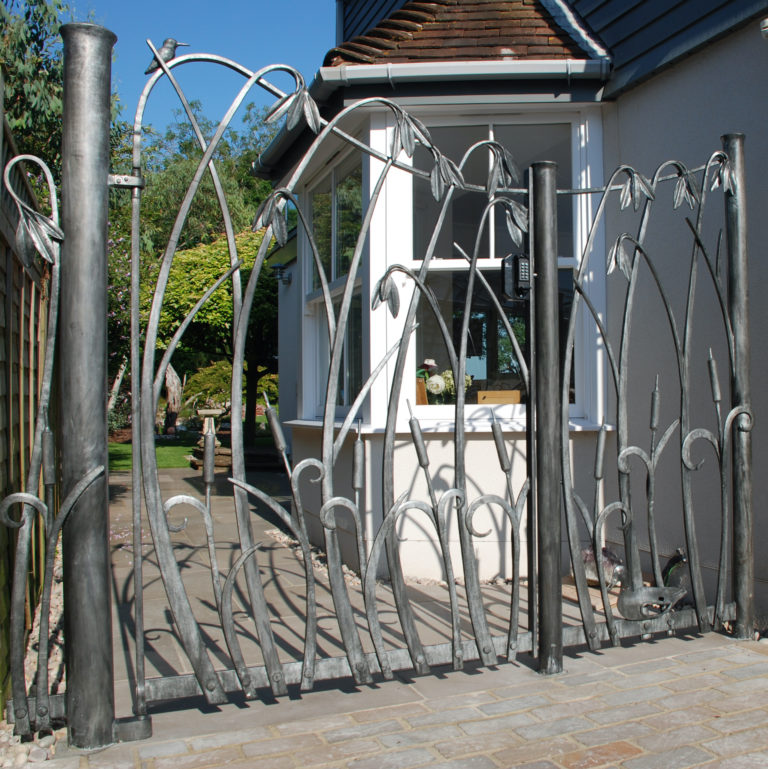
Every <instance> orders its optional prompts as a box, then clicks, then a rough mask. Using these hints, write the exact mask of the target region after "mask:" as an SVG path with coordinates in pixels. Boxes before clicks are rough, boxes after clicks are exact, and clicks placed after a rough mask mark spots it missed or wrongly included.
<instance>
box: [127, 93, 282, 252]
mask: <svg viewBox="0 0 768 769" xmlns="http://www.w3.org/2000/svg"><path fill="white" fill-rule="evenodd" d="M191 106H192V108H193V111H194V112H195V119H196V120H197V123H198V125H199V127H200V130H201V131H202V133H203V135H204V136H206V137H207V138H208V139H210V138H211V137H212V135H213V134H214V132H215V130H216V128H217V126H216V124H215V123H213V122H212V121H211V120H209V119H208V118H206V117H205V116H204V115H202V114H200V104H199V103H198V102H192V104H191ZM262 114H263V111H260V110H258V109H256V108H254V106H253V105H249V108H248V109H247V110H246V114H245V118H244V121H243V128H242V129H240V130H236V129H235V128H229V129H227V131H226V132H225V134H224V136H223V137H222V139H221V141H220V142H219V144H218V146H217V149H216V152H215V154H214V157H213V160H214V164H215V167H216V172H217V174H218V177H219V181H220V183H221V186H222V188H223V191H224V196H225V198H226V201H227V207H228V210H229V215H230V217H231V218H232V226H233V228H234V230H235V232H241V231H242V230H244V229H246V227H248V226H249V225H250V223H251V220H252V218H253V215H254V213H255V211H256V209H257V208H258V207H259V205H260V203H261V202H262V200H264V198H265V197H266V196H267V195H268V194H269V192H270V191H271V188H270V185H269V183H268V182H266V181H264V180H262V179H257V178H256V177H254V176H253V175H251V173H250V169H251V163H252V162H253V161H254V160H255V159H256V158H257V156H258V153H259V152H260V151H261V150H262V149H263V148H264V147H265V146H266V144H267V143H268V141H269V139H270V138H271V136H272V132H271V130H265V129H264V127H263V123H262V122H261V116H262ZM202 155H203V151H202V149H201V148H200V144H199V142H198V140H197V138H196V136H195V133H194V131H193V129H192V127H191V125H190V124H189V122H188V121H187V119H186V115H185V114H184V113H182V112H180V111H178V110H177V111H176V113H175V119H174V122H173V123H171V125H170V126H169V127H168V129H167V130H166V132H165V134H163V135H162V136H159V135H157V134H155V133H154V132H153V131H152V130H151V129H149V130H147V131H145V149H144V152H143V159H144V174H145V177H146V184H147V186H146V189H145V190H144V193H143V195H142V235H141V239H142V250H143V251H145V252H147V253H153V254H157V255H159V254H160V253H161V252H162V251H164V249H165V247H166V245H167V243H168V239H169V237H170V235H171V232H172V229H173V225H174V222H175V219H176V214H177V212H178V210H179V208H180V207H181V204H182V201H183V200H184V196H185V195H186V193H187V189H188V187H189V184H190V182H191V181H192V178H193V176H194V174H195V172H196V170H197V167H198V164H199V162H200V159H201V157H202ZM223 232H224V219H223V216H222V213H221V209H220V206H219V201H218V199H217V197H216V193H215V189H214V185H213V180H212V177H211V174H210V173H206V174H205V175H204V176H203V178H202V181H201V184H200V188H199V190H198V192H197V194H196V195H195V198H194V200H193V201H192V206H191V208H190V211H189V214H188V216H187V218H186V221H185V223H184V227H183V229H182V231H181V233H180V235H179V242H178V248H179V249H182V250H183V249H187V248H193V247H194V246H197V245H199V244H201V243H212V242H213V241H214V240H216V239H217V238H218V237H220V235H221V233H223Z"/></svg>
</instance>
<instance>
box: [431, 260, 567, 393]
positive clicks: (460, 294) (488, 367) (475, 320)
mask: <svg viewBox="0 0 768 769" xmlns="http://www.w3.org/2000/svg"><path fill="white" fill-rule="evenodd" d="M483 274H484V275H485V277H486V279H487V281H488V283H489V285H490V287H491V290H492V291H493V292H494V294H495V295H496V296H497V297H498V298H499V301H500V303H501V306H502V308H503V310H504V312H505V314H506V316H507V319H508V321H509V325H510V326H511V327H512V333H513V334H514V336H515V338H516V339H517V343H518V346H519V347H520V350H521V351H522V353H523V355H524V356H526V357H527V356H528V355H529V352H528V334H529V323H528V315H529V306H528V300H527V299H519V300H513V301H509V300H506V299H504V298H503V296H502V293H501V272H500V271H498V270H496V271H485V272H484V273H483ZM468 278H469V273H468V271H467V270H455V271H443V270H441V271H439V272H438V271H432V272H430V274H429V276H428V277H427V285H428V286H429V288H430V289H431V290H432V291H433V292H434V294H435V297H436V299H437V303H438V306H439V307H440V311H441V315H442V317H443V319H444V320H445V323H446V326H447V329H448V334H449V335H450V338H451V342H452V344H453V346H454V349H455V350H456V355H458V354H459V346H460V342H461V328H462V320H463V317H464V306H465V300H466V296H467V288H468ZM558 284H559V286H558V294H559V301H558V304H559V315H560V352H561V354H560V359H561V361H562V360H563V359H564V355H563V352H564V350H565V342H566V335H567V333H568V318H569V315H570V312H571V305H572V303H573V272H572V270H569V269H564V270H559V271H558ZM470 313H471V315H470V319H469V326H468V329H467V362H466V374H467V377H468V379H467V383H466V384H467V388H468V390H467V398H466V402H467V403H468V404H473V403H479V404H487V405H494V404H500V403H525V401H526V392H525V385H524V382H523V377H522V373H521V369H520V364H519V361H518V359H517V356H516V355H515V351H514V347H513V344H512V340H511V339H510V337H509V335H508V334H507V331H506V328H505V326H504V323H503V321H502V319H501V318H500V317H499V314H498V312H497V310H496V307H495V306H494V304H493V303H492V302H491V299H490V297H489V296H488V292H487V291H486V289H485V288H484V287H483V286H482V285H481V284H480V283H479V281H477V280H476V281H475V285H474V288H473V291H472V306H471V309H470ZM417 322H418V324H419V326H418V328H417V330H416V356H417V360H418V363H417V372H416V375H417V379H418V378H420V379H421V380H422V381H424V380H428V378H429V377H430V376H433V375H435V374H436V375H438V376H440V377H441V378H442V380H443V381H444V382H445V389H444V390H443V392H430V390H432V389H438V388H439V387H440V383H439V381H438V382H436V383H435V387H432V388H430V387H429V386H428V385H427V386H426V387H422V386H420V385H419V384H418V382H417V403H419V402H420V403H422V404H424V403H429V404H431V405H439V404H445V403H454V402H455V387H454V385H453V374H452V372H451V367H450V359H449V357H448V352H447V350H446V346H445V342H444V341H443V337H442V335H441V333H440V329H439V326H438V323H437V321H436V320H435V317H434V315H433V313H432V311H431V309H430V308H429V305H428V304H427V303H426V302H425V301H424V300H422V301H421V302H419V309H418V313H417ZM569 389H570V402H571V403H573V402H574V401H575V376H574V370H573V367H571V376H570V386H569ZM419 391H421V392H422V395H421V400H419Z"/></svg>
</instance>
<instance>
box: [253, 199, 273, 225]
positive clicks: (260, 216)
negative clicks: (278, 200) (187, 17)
mask: <svg viewBox="0 0 768 769" xmlns="http://www.w3.org/2000/svg"><path fill="white" fill-rule="evenodd" d="M274 209H275V196H274V195H270V196H269V197H268V198H267V199H266V200H263V201H262V203H261V205H260V206H259V208H258V210H257V211H256V216H254V217H253V229H254V230H260V229H261V228H262V227H268V226H269V223H270V222H271V221H272V216H273V215H274Z"/></svg>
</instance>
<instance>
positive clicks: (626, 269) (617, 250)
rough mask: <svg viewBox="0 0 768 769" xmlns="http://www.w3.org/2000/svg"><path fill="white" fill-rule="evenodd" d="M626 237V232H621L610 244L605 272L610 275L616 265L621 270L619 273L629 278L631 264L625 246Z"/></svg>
mask: <svg viewBox="0 0 768 769" xmlns="http://www.w3.org/2000/svg"><path fill="white" fill-rule="evenodd" d="M626 237H627V236H626V233H622V234H621V235H619V237H618V238H616V242H615V243H614V244H613V245H612V246H611V250H610V251H609V252H608V262H607V273H608V274H609V275H610V274H611V273H612V272H613V271H614V270H615V269H616V267H618V268H619V269H620V270H621V274H622V275H623V276H624V277H625V278H626V279H627V280H629V279H630V276H631V265H630V263H629V256H628V254H627V252H626V247H625V240H626Z"/></svg>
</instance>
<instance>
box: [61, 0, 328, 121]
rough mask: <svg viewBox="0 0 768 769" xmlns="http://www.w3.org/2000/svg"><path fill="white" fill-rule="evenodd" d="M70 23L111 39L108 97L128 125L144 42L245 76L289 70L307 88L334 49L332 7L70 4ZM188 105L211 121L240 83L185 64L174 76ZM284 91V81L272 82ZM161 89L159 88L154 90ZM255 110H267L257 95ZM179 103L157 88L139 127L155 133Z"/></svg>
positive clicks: (127, 1) (315, 1) (297, 1)
mask: <svg viewBox="0 0 768 769" xmlns="http://www.w3.org/2000/svg"><path fill="white" fill-rule="evenodd" d="M70 7H71V8H72V9H73V10H74V15H75V19H76V20H78V21H83V20H86V19H88V16H89V12H92V20H93V21H95V22H96V23H97V24H101V25H102V26H104V27H107V28H108V29H110V30H112V32H114V33H115V34H116V35H117V37H118V40H117V43H116V45H115V57H114V59H113V63H112V83H113V90H117V92H118V94H119V95H120V101H121V103H122V104H123V113H122V117H123V118H124V119H125V120H129V121H131V122H132V121H133V115H134V112H135V109H136V104H137V102H138V99H139V96H140V94H141V90H142V88H143V87H144V84H145V82H146V80H147V76H146V75H145V74H144V70H145V69H146V68H147V65H148V64H149V62H150V60H151V58H152V52H151V51H150V49H149V48H148V47H147V44H146V39H147V38H149V39H150V40H152V42H153V44H154V45H155V46H156V47H157V48H159V47H160V46H161V45H162V42H163V40H164V39H165V38H166V37H173V38H176V40H179V41H181V42H184V43H189V44H190V47H189V48H179V53H180V54H181V53H214V54H218V55H221V56H226V57H227V58H229V59H233V60H235V61H237V62H238V63H240V64H242V65H244V66H245V67H247V68H248V69H250V70H256V69H259V68H261V67H263V66H265V65H267V64H277V63H280V64H290V65H292V66H294V67H296V68H297V69H298V70H299V71H300V72H301V73H302V74H303V75H304V77H305V78H306V79H307V84H309V83H310V82H311V81H312V78H313V77H314V74H315V72H316V71H317V69H318V68H319V67H320V65H321V64H322V59H323V55H324V54H325V52H326V51H327V50H328V49H329V48H331V47H332V46H333V45H334V43H335V24H336V4H335V2H334V0H292V1H291V2H290V3H289V2H285V0H283V1H282V2H279V1H278V0H253V1H252V2H243V0H219V1H218V2H200V1H199V0H186V1H185V2H181V0H70ZM174 74H177V75H178V77H179V81H180V83H181V85H182V87H183V88H184V91H185V93H186V94H187V97H188V98H198V99H200V100H201V101H202V102H203V112H204V114H206V115H207V116H208V117H210V118H212V119H216V120H218V119H219V118H220V117H221V116H222V115H223V114H224V111H225V110H226V108H227V107H228V106H229V104H230V102H231V100H232V98H233V97H234V96H235V94H236V93H237V91H238V90H239V88H240V86H241V84H242V83H243V80H242V78H241V77H240V76H237V75H234V74H233V73H230V72H229V71H228V70H225V69H224V68H223V67H218V66H214V65H211V64H194V65H192V64H190V65H187V66H185V67H180V68H177V69H176V70H175V72H174ZM275 83H276V84H277V85H279V86H280V87H284V88H287V87H288V81H287V80H285V79H283V80H282V81H279V78H275ZM161 85H162V86H164V87H162V88H161V87H160V86H161ZM257 100H258V101H259V103H263V104H267V103H271V101H273V99H272V98H271V97H268V96H266V95H265V96H263V97H260V98H259V99H257ZM178 106H179V103H178V99H177V97H176V96H175V94H174V93H173V91H172V89H171V88H170V86H165V84H159V85H158V87H156V88H155V90H154V91H153V94H152V96H151V97H150V102H149V104H148V109H147V113H146V118H145V121H144V122H145V123H152V124H154V125H155V127H157V128H160V127H162V126H163V125H165V124H166V123H168V122H169V121H170V120H171V118H172V110H173V109H174V108H178Z"/></svg>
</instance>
